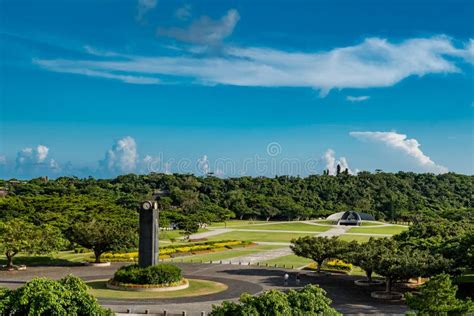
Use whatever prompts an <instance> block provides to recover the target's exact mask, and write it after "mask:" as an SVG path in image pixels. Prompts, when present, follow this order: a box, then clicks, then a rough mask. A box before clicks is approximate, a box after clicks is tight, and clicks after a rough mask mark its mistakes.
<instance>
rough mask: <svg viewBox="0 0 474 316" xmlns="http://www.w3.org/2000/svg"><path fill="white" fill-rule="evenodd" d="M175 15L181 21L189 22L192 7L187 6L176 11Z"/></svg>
mask: <svg viewBox="0 0 474 316" xmlns="http://www.w3.org/2000/svg"><path fill="white" fill-rule="evenodd" d="M174 15H175V16H176V17H177V18H178V19H180V20H181V21H187V20H188V19H189V18H190V17H191V5H189V4H185V5H183V6H182V7H179V8H178V9H176V12H175V13H174Z"/></svg>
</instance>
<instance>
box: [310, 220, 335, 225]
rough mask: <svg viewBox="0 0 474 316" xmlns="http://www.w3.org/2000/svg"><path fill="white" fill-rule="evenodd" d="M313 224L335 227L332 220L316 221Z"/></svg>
mask: <svg viewBox="0 0 474 316" xmlns="http://www.w3.org/2000/svg"><path fill="white" fill-rule="evenodd" d="M313 222H315V223H317V224H323V225H334V221H330V220H327V219H320V220H315V221H313Z"/></svg>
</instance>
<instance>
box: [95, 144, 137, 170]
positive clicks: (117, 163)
mask: <svg viewBox="0 0 474 316" xmlns="http://www.w3.org/2000/svg"><path fill="white" fill-rule="evenodd" d="M137 163H138V153H137V145H136V143H135V140H134V139H133V138H132V137H130V136H126V137H124V138H122V139H119V140H117V141H116V142H115V144H114V145H113V146H112V148H111V149H109V150H108V151H107V152H106V154H105V158H104V160H102V161H101V165H102V166H103V167H104V168H105V169H106V170H108V171H109V172H111V173H113V174H117V173H118V174H120V173H129V172H134V171H135V169H136V168H137Z"/></svg>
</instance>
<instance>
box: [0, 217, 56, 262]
mask: <svg viewBox="0 0 474 316" xmlns="http://www.w3.org/2000/svg"><path fill="white" fill-rule="evenodd" d="M63 245H64V240H63V239H62V237H61V232H60V231H59V230H58V229H56V228H54V227H52V226H50V225H41V226H35V225H33V224H31V223H28V222H25V221H22V220H20V219H12V220H8V221H1V222H0V251H2V252H3V253H4V254H5V256H6V257H7V268H13V258H14V257H15V256H16V255H17V254H18V253H20V252H26V253H28V254H34V255H37V254H47V253H51V252H54V251H56V250H59V248H60V247H61V246H63Z"/></svg>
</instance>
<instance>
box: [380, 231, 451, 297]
mask: <svg viewBox="0 0 474 316" xmlns="http://www.w3.org/2000/svg"><path fill="white" fill-rule="evenodd" d="M375 247H377V248H378V249H377V250H376V251H377V252H379V253H380V258H379V261H378V262H377V264H376V266H375V267H374V272H376V273H377V274H379V275H381V276H383V277H385V283H386V292H388V293H390V292H391V291H392V285H393V283H394V282H396V281H403V280H408V279H410V278H413V277H427V276H431V275H434V274H437V273H440V272H443V271H445V270H448V269H449V264H450V262H449V261H448V260H446V259H445V258H443V257H442V256H440V255H432V254H430V253H429V252H428V251H426V250H419V249H416V248H412V247H401V245H400V244H399V243H398V242H396V241H395V240H392V239H389V238H379V239H377V240H376V245H375Z"/></svg>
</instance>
